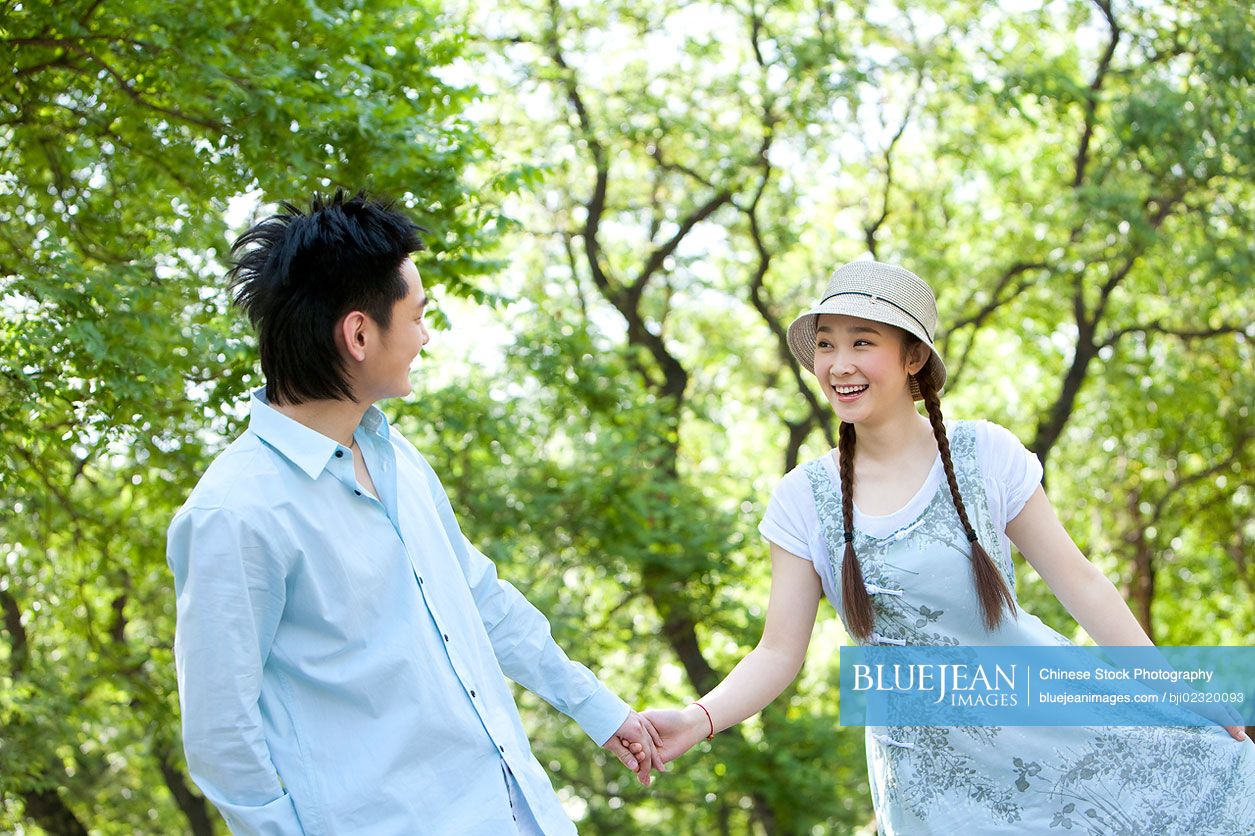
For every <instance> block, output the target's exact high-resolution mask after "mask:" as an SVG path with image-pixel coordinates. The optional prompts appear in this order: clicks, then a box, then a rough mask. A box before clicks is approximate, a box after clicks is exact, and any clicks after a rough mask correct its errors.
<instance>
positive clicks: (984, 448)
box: [950, 418, 1024, 456]
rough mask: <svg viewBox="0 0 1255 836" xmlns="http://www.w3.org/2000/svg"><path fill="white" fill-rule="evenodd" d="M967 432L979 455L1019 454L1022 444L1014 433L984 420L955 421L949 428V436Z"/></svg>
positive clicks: (967, 419)
mask: <svg viewBox="0 0 1255 836" xmlns="http://www.w3.org/2000/svg"><path fill="white" fill-rule="evenodd" d="M963 432H968V433H971V435H972V439H973V440H974V441H975V442H976V450H977V453H978V454H980V455H986V456H988V455H995V456H996V455H999V454H1005V453H1010V452H1019V451H1020V450H1022V449H1024V443H1023V442H1022V441H1020V439H1019V436H1017V435H1016V434H1015V433H1014V432H1012V431H1011V430H1009V429H1007V428H1006V427H1004V426H1003V425H1002V424H999V423H997V422H994V421H990V420H988V419H986V418H964V419H961V420H958V421H955V422H954V424H953V427H952V428H950V433H951V434H958V433H963Z"/></svg>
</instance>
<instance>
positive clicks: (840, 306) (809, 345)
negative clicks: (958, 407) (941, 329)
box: [788, 296, 946, 401]
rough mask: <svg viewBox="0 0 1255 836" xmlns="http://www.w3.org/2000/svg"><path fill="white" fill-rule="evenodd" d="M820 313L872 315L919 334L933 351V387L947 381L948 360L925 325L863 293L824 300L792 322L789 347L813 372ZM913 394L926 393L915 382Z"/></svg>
mask: <svg viewBox="0 0 1255 836" xmlns="http://www.w3.org/2000/svg"><path fill="white" fill-rule="evenodd" d="M821 314H843V315H845V316H855V317H858V318H860V319H870V320H872V321H873V322H883V323H885V324H886V325H893V326H895V327H897V328H901V329H902V330H903V331H906V332H907V333H909V334H912V335H914V336H915V337H918V338H919V340H920V342H922V343H923V344H924V345H926V346H928V350H929V351H930V352H931V353H932V362H931V363H928V364H927V366H926V367H925V368H926V370H927V371H928V372H929V375H930V378H931V382H932V384H933V391H935V392H938V393H940V392H941V390H942V388H943V387H944V386H945V385H946V364H945V363H944V362H943V361H942V359H941V355H940V354H938V353H937V349H936V347H935V346H934V345H933V342H932V340H931V339H929V337H928V334H927V333H926V332H925V331H924V328H923V326H921V325H920V324H919V323H918V322H916V321H915V320H913V319H912V318H911V317H909V316H908V315H906V314H905V313H903V312H902V311H900V310H898V309H897V308H896V307H894V306H893V305H890V304H887V303H885V302H881V301H879V300H877V299H874V298H868V297H863V296H840V297H837V298H833V299H829V300H827V301H826V302H821V303H820V304H819V305H816V306H815V307H814V308H811V309H810V310H809V311H807V312H806V313H804V314H802V315H801V316H799V317H798V318H797V319H795V320H793V322H792V324H791V325H789V334H788V336H789V350H790V351H791V352H793V356H794V358H795V359H796V360H797V361H798V363H800V364H801V365H802V367H803V368H805V369H807V370H809V371H810V373H811V374H814V373H815V336H816V328H817V327H818V325H817V322H818V320H819V316H820V315H821ZM911 394H912V396H913V397H914V398H915V400H917V401H918V400H921V399H922V398H923V397H924V396H923V395H922V394H920V393H919V391H918V389H917V387H914V386H912V387H911Z"/></svg>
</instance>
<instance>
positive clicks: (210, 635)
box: [166, 508, 304, 834]
mask: <svg viewBox="0 0 1255 836" xmlns="http://www.w3.org/2000/svg"><path fill="white" fill-rule="evenodd" d="M166 545H167V549H166V558H167V561H168V563H169V564H170V569H171V571H172V572H173V574H174V590H175V596H176V612H177V622H176V628H175V638H174V656H175V666H176V671H177V675H178V682H179V704H180V710H181V713H182V719H183V747H184V751H185V753H186V755H187V766H188V772H189V773H190V774H191V776H192V779H193V780H194V781H195V782H196V784H197V786H199V787H200V788H201V790H202V791H203V792H204V793H205V797H206V798H208V799H209V800H210V801H211V802H213V804H214V806H216V807H217V808H218V810H219V811H220V812H221V813H222V816H223V818H224V819H226V822H227V825H228V826H229V827H230V828H231V831H232V832H233V833H236V834H299V833H303V832H304V831H303V829H302V827H301V823H300V820H299V819H298V818H297V815H296V808H295V807H294V805H293V803H292V800H291V797H290V796H289V795H288V794H287V792H286V791H285V790H284V787H283V784H282V782H281V781H280V778H279V774H278V772H277V771H276V770H275V767H274V763H273V762H272V760H271V757H270V750H269V748H268V747H267V745H266V740H265V735H264V732H263V729H262V720H261V709H260V707H259V705H258V700H259V698H260V695H261V681H262V668H263V667H264V665H265V660H266V657H267V656H268V655H269V653H270V646H271V643H272V642H273V641H274V636H275V631H276V629H277V628H278V625H279V619H280V617H281V616H282V614H283V607H284V602H285V598H286V596H285V578H284V570H283V568H282V565H281V563H280V561H279V559H278V557H277V555H276V554H275V551H274V549H273V547H271V546H269V545H268V544H267V543H265V541H264V540H263V539H262V538H261V537H260V536H259V535H258V534H257V533H255V532H253V531H251V530H250V529H249V528H248V527H246V526H245V525H244V524H243V523H242V521H241V520H240V519H239V518H238V517H237V516H236V515H235V514H233V513H231V512H229V511H225V510H223V509H220V508H213V509H191V510H186V511H184V512H181V513H180V514H178V515H177V516H176V517H175V519H174V521H173V522H172V523H171V525H170V530H169V532H168V537H167V544H166Z"/></svg>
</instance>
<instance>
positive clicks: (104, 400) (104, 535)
mask: <svg viewBox="0 0 1255 836" xmlns="http://www.w3.org/2000/svg"><path fill="white" fill-rule="evenodd" d="M3 7H4V15H3V19H4V24H3V26H4V33H3V35H0V54H2V55H3V58H4V61H5V65H6V66H9V67H11V68H12V70H11V72H10V73H9V75H8V77H7V80H6V81H5V82H4V84H3V85H0V172H2V173H0V298H2V300H3V301H2V302H0V307H2V308H3V311H4V317H3V320H2V321H0V347H2V348H3V350H2V351H0V437H2V439H3V444H2V445H0V447H2V448H3V452H2V453H0V486H2V493H3V496H4V500H3V509H4V510H3V515H2V517H0V520H2V522H0V603H3V604H4V611H5V616H6V620H5V627H6V629H5V631H4V639H5V640H4V641H3V642H0V716H3V718H4V721H3V724H2V728H3V731H0V794H2V795H3V798H4V808H3V809H0V829H3V830H9V829H12V827H13V826H15V824H16V823H17V822H25V823H26V825H27V826H31V825H40V826H42V827H43V828H44V829H46V830H49V831H51V832H69V830H71V829H73V827H74V823H73V819H74V818H75V817H77V819H78V821H79V822H81V823H82V825H84V826H87V827H90V828H91V829H92V830H93V831H95V832H102V833H112V832H117V833H135V832H141V831H147V832H175V831H179V830H187V829H192V830H194V831H197V832H206V828H207V827H211V826H212V825H211V824H210V823H211V822H212V821H214V820H216V819H217V816H216V814H215V813H213V812H212V810H207V809H206V808H205V805H204V803H203V801H202V800H201V799H200V798H199V796H197V795H195V794H194V793H192V794H189V795H188V797H187V798H180V797H179V793H180V792H186V791H187V790H188V785H187V783H186V778H185V777H184V775H183V773H182V766H181V764H182V755H181V744H180V743H179V739H178V726H177V699H176V694H175V688H174V671H173V667H172V660H171V655H170V650H169V648H170V644H171V639H172V635H173V601H172V596H171V586H170V578H169V573H168V571H167V569H166V566H165V559H164V556H165V548H164V541H165V537H164V533H165V528H166V525H167V523H168V521H169V519H170V517H171V516H172V515H173V513H174V510H175V509H176V508H177V507H178V505H179V504H180V503H181V501H182V499H183V497H185V496H186V494H187V492H188V491H189V490H190V488H191V486H192V484H194V482H195V480H196V478H197V477H198V475H199V473H200V471H201V470H203V468H204V467H205V465H206V464H207V463H208V460H209V458H210V457H211V456H212V455H213V454H214V453H216V452H217V451H218V450H219V449H220V448H221V446H222V444H223V442H224V440H225V439H226V438H229V437H230V436H231V435H233V434H234V433H235V432H237V431H238V430H239V429H240V421H239V418H240V415H239V409H238V406H237V405H236V401H237V400H238V398H239V396H240V395H241V394H242V393H243V392H244V391H246V390H247V388H248V387H250V386H254V385H256V384H257V382H258V380H257V375H256V371H255V356H254V353H253V350H252V347H251V345H250V341H249V340H248V338H247V334H246V331H245V329H244V327H243V324H242V323H241V322H240V321H239V318H238V317H236V316H235V315H234V314H232V313H228V311H227V310H226V297H225V288H224V287H223V281H222V278H223V266H222V262H223V260H224V258H225V255H226V253H225V249H226V245H227V244H228V242H229V241H230V240H231V237H232V235H233V234H234V233H236V232H238V231H239V229H238V228H237V229H234V230H233V229H229V228H228V222H227V220H226V219H225V218H226V216H227V215H236V216H237V217H236V220H235V223H236V224H239V223H240V221H241V220H242V218H241V217H239V210H238V208H235V207H240V206H242V207H244V208H245V209H247V207H248V206H249V205H250V204H251V203H255V202H260V203H262V204H272V203H273V202H274V201H277V200H279V199H292V198H296V199H298V200H301V199H303V196H306V195H308V194H309V193H310V191H311V190H313V189H315V188H318V189H330V188H333V187H335V186H340V185H343V186H348V187H350V188H359V187H360V188H367V189H369V190H371V191H373V192H375V193H379V194H384V195H388V196H391V197H394V198H396V199H398V200H399V201H400V202H401V203H402V204H403V205H404V206H405V207H406V208H407V209H408V210H409V211H410V212H412V213H413V214H414V215H415V217H416V218H417V219H418V220H419V221H420V222H421V223H422V224H424V225H425V226H426V227H427V228H428V229H429V230H430V234H429V235H428V236H427V240H428V242H429V245H430V250H431V252H430V253H429V254H428V256H427V257H426V259H425V260H424V261H423V270H424V273H425V275H426V277H427V280H428V282H429V283H431V284H436V283H440V284H443V285H444V286H445V287H446V288H448V289H449V291H450V292H453V293H462V294H472V292H473V290H474V288H473V284H474V282H475V278H476V276H477V275H479V274H482V273H484V272H485V271H487V270H489V269H492V268H493V266H494V265H493V263H492V262H491V261H489V260H487V256H486V253H487V250H486V248H487V246H488V245H489V244H490V243H491V242H492V241H493V240H494V239H495V237H496V236H497V234H498V231H499V221H498V213H497V211H496V210H495V209H494V208H493V206H492V205H491V201H493V200H495V199H496V198H497V197H499V196H500V195H501V194H503V193H504V190H505V189H506V188H508V187H511V186H512V185H513V184H512V183H511V182H510V181H509V180H508V179H506V176H505V173H503V174H502V175H501V177H502V179H501V181H500V188H497V187H484V188H480V187H476V186H474V185H472V184H471V183H470V182H469V176H470V175H471V174H472V173H473V171H474V169H475V167H476V166H478V165H482V164H484V163H488V162H490V161H491V156H490V154H489V151H488V148H487V145H486V143H485V141H484V140H483V138H482V137H481V135H480V133H479V132H478V130H477V129H476V128H475V126H473V125H472V124H471V123H470V122H468V121H467V120H466V119H465V117H464V112H465V110H466V108H467V107H468V105H469V103H470V102H471V101H472V99H473V96H474V95H475V93H474V90H473V89H472V88H470V87H467V86H464V85H460V84H458V83H455V82H454V81H453V80H452V79H454V78H455V77H456V73H455V72H454V70H453V67H454V65H455V64H456V62H457V61H458V60H459V57H460V56H461V54H462V52H463V49H464V42H463V37H462V35H461V33H460V30H459V29H458V27H457V26H456V25H455V24H454V23H453V22H452V21H450V20H448V19H447V18H445V17H444V16H443V14H442V12H441V11H440V10H439V8H438V7H436V6H435V5H433V4H428V3H408V2H407V3H397V2H382V1H376V0H352V2H342V3H313V2H310V3H302V4H287V3H280V4H270V5H268V6H267V5H264V4H263V5H261V6H258V5H257V4H244V3H228V4H225V5H223V4H218V5H215V6H213V7H212V8H209V7H206V9H204V10H198V9H196V8H193V7H191V6H188V4H186V3H172V2H167V1H166V0H152V2H142V1H141V0H135V1H134V2H124V3H108V4H101V3H97V2H64V3H53V4H46V3H36V4H31V3H14V2H6V3H4V4H3ZM19 645H23V646H24V650H23V651H22V652H20V653H19V652H16V650H15V648H17V647H18V646H19ZM58 787H60V788H61V789H60V793H59V798H60V801H59V802H57V800H56V799H57V798H58V795H57V792H56V789H57V788H58ZM49 789H51V790H53V791H54V792H53V793H52V800H51V801H50V800H49V799H48V797H47V796H44V797H43V798H42V801H41V798H40V796H39V793H40V791H41V790H49ZM198 817H199V818H198Z"/></svg>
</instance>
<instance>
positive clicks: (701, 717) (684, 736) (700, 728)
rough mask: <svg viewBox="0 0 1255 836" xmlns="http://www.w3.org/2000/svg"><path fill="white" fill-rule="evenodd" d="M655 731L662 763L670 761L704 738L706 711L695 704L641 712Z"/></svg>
mask: <svg viewBox="0 0 1255 836" xmlns="http://www.w3.org/2000/svg"><path fill="white" fill-rule="evenodd" d="M641 716H642V717H643V718H645V720H647V721H648V722H649V723H650V724H651V725H652V726H653V727H654V730H655V731H656V732H657V735H658V737H657V740H658V741H659V742H658V745H657V752H658V754H659V756H661V758H662V762H663V763H670V762H671V761H673V760H675V759H676V758H678V757H680V755H683V754H684V753H685V752H687V751H688V750H689V749H692V748H693V747H694V746H695V745H697V743H698V741H700V740H705V739H706V735H708V734H709V733H710V721H709V720H708V719H707V718H706V712H704V711H702V710H701V708H700V707H698V706H696V705H690V706H689V707H688V708H685V709H674V708H668V709H662V708H651V709H647V710H645V711H642V712H641Z"/></svg>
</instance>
